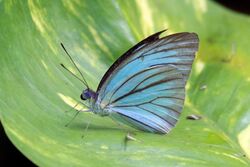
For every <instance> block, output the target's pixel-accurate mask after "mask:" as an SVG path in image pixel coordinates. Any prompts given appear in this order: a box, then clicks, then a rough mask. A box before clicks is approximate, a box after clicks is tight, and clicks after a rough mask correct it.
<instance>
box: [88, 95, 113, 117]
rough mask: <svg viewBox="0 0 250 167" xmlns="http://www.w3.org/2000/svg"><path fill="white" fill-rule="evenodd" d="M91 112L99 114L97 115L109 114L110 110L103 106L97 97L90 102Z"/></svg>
mask: <svg viewBox="0 0 250 167" xmlns="http://www.w3.org/2000/svg"><path fill="white" fill-rule="evenodd" d="M92 106H93V108H92V112H93V113H95V114H97V115H99V116H102V117H104V116H109V115H110V110H109V108H108V107H107V106H104V105H103V104H102V103H101V101H100V100H98V98H97V99H96V100H95V101H93V103H92Z"/></svg>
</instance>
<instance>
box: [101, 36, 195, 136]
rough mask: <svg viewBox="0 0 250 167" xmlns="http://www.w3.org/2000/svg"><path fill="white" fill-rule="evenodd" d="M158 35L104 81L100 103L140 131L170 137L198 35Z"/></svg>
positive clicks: (120, 61) (135, 49)
mask: <svg viewBox="0 0 250 167" xmlns="http://www.w3.org/2000/svg"><path fill="white" fill-rule="evenodd" d="M159 34H160V32H159V33H156V34H154V35H152V36H150V37H148V38H146V39H145V40H143V41H141V42H140V43H139V44H137V45H136V46H135V47H133V48H132V49H130V50H129V51H128V52H126V53H125V54H124V55H123V56H121V57H120V58H119V59H118V60H117V61H116V62H115V63H114V64H113V65H112V66H111V67H110V69H109V70H108V71H107V73H106V74H105V75H104V77H103V79H102V81H101V82H100V84H99V86H98V89H97V93H98V98H97V101H96V103H97V104H98V105H100V106H101V107H102V108H103V109H104V108H106V109H109V110H110V111H111V117H112V118H114V119H117V120H119V121H121V122H123V123H125V124H128V125H131V126H133V127H136V128H138V129H141V130H145V131H150V132H158V133H167V132H168V131H169V130H170V129H171V128H172V127H173V126H174V125H175V124H176V122H177V120H178V117H179V114H180V112H181V110H182V106H183V102H184V97H185V88H184V87H185V83H186V80H187V78H188V75H189V73H190V70H191V66H192V63H193V60H194V56H195V52H196V51H197V49H198V37H197V35H196V34H194V33H178V34H174V35H170V36H167V37H163V38H160V39H159Z"/></svg>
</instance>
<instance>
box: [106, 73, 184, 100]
mask: <svg viewBox="0 0 250 167" xmlns="http://www.w3.org/2000/svg"><path fill="white" fill-rule="evenodd" d="M180 79H181V80H182V78H171V79H169V78H167V79H163V80H160V81H157V82H153V83H151V84H149V85H147V86H145V87H143V88H141V89H137V90H133V91H130V92H128V93H126V94H125V95H123V96H120V97H119V98H117V99H115V100H113V101H112V102H111V103H110V104H112V103H115V102H117V101H118V100H121V99H123V98H125V97H127V96H129V95H132V94H134V93H137V92H141V91H143V90H146V89H148V88H151V87H153V86H156V85H158V84H160V83H164V82H170V81H174V80H180Z"/></svg>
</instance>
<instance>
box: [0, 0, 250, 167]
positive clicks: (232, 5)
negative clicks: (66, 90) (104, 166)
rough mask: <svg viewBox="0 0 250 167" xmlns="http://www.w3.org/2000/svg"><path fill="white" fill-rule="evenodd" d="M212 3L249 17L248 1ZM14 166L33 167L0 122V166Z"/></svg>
mask: <svg viewBox="0 0 250 167" xmlns="http://www.w3.org/2000/svg"><path fill="white" fill-rule="evenodd" d="M214 1H215V2H217V3H219V4H221V5H223V6H224V7H226V8H229V9H230V10H234V11H235V12H238V13H243V14H246V15H250V1H249V0H238V1H234V0H214ZM16 164H18V165H19V166H23V165H25V166H26V167H28V166H35V165H34V164H33V163H32V162H31V161H29V160H28V159H27V158H26V157H25V156H24V155H23V154H22V153H21V152H20V151H19V150H17V149H16V148H15V146H14V145H13V144H12V143H11V142H10V140H9V139H8V138H7V136H6V134H5V132H4V129H3V127H2V124H1V122H0V165H1V166H2V165H4V166H11V165H16Z"/></svg>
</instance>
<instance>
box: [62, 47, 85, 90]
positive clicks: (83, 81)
mask: <svg viewBox="0 0 250 167" xmlns="http://www.w3.org/2000/svg"><path fill="white" fill-rule="evenodd" d="M61 46H62V48H63V50H64V51H65V53H66V54H67V56H68V57H69V59H70V60H71V62H72V64H73V65H74V66H75V68H76V69H77V71H78V72H79V73H80V75H81V76H82V79H83V80H81V81H82V83H83V84H84V85H85V86H86V87H87V88H88V89H89V86H88V83H87V81H86V80H85V78H84V77H83V75H82V73H81V71H80V70H79V68H78V67H77V65H76V64H75V62H74V60H73V59H72V57H71V56H70V54H69V53H68V52H67V50H66V49H65V47H64V46H63V44H62V43H61ZM61 66H62V67H63V68H64V69H66V70H67V71H68V72H70V73H71V74H72V75H73V76H75V77H76V78H78V77H77V76H76V75H75V74H73V73H72V72H71V71H69V70H68V69H67V68H66V67H65V66H64V65H63V64H61ZM78 79H79V80H80V78H78Z"/></svg>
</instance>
